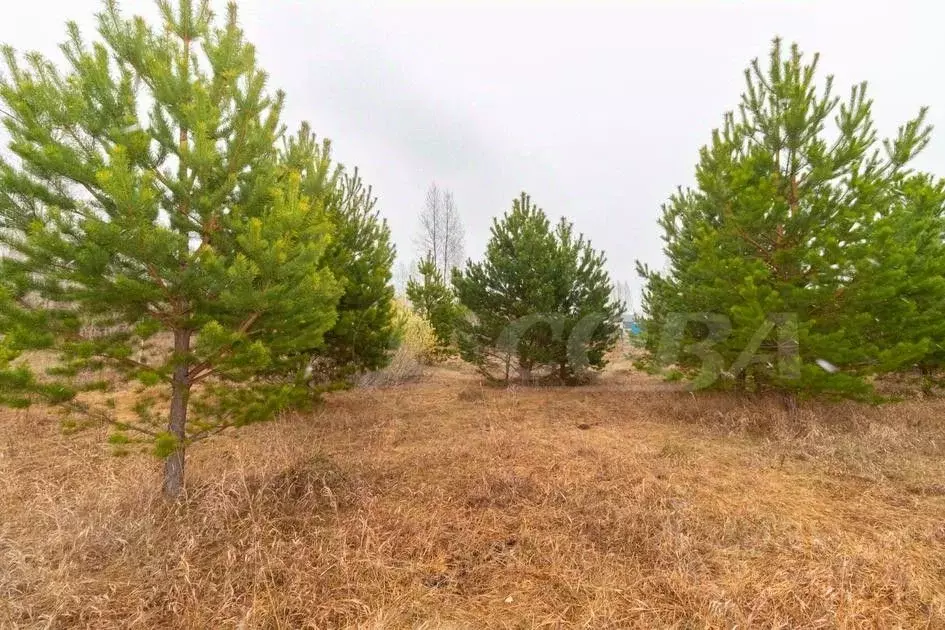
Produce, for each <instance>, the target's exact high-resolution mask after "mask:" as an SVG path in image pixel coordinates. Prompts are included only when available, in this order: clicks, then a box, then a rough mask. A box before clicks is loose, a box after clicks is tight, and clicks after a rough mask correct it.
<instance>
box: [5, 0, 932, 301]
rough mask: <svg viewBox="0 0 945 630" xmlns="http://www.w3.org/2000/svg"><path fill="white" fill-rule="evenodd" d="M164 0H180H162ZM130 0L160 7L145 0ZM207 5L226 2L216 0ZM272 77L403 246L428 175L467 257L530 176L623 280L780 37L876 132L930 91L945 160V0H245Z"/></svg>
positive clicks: (31, 5)
mask: <svg viewBox="0 0 945 630" xmlns="http://www.w3.org/2000/svg"><path fill="white" fill-rule="evenodd" d="M172 1H173V0H172ZM4 4H5V6H4V9H3V19H2V21H0V42H4V43H8V44H12V45H13V46H14V47H16V48H17V49H20V50H24V49H35V50H40V51H42V52H46V53H49V54H52V55H55V54H56V52H57V50H56V44H57V43H58V42H60V41H61V40H62V39H63V38H64V32H65V31H64V21H65V20H67V19H76V20H77V21H78V22H79V23H80V24H81V25H83V26H84V27H85V28H84V30H85V31H86V32H88V31H89V30H90V28H89V26H90V25H91V24H92V23H93V21H92V15H93V14H94V13H95V12H96V11H97V10H98V9H99V7H100V6H101V5H100V3H99V2H98V1H97V0H29V1H22V2H10V3H4ZM121 4H122V7H123V9H124V11H125V12H128V13H132V12H133V13H143V14H145V15H153V14H154V9H153V5H152V3H151V2H150V1H149V0H135V1H131V0H125V1H124V2H122V3H121ZM213 6H214V7H215V8H216V9H217V10H218V13H222V12H223V9H224V3H223V2H215V3H214V4H213ZM240 6H241V20H242V23H243V25H244V27H245V29H246V31H247V34H248V37H249V39H250V40H251V41H253V42H254V43H255V44H256V45H257V47H258V50H259V56H260V59H261V64H262V65H263V67H265V69H266V70H268V72H269V73H270V75H271V78H272V86H273V87H281V88H284V89H285V90H286V91H287V93H288V103H287V109H286V122H287V123H288V124H289V127H290V129H291V128H295V127H296V126H297V123H298V121H301V120H303V119H305V120H309V121H311V123H312V125H313V127H314V129H315V130H316V131H317V132H318V133H319V135H321V136H324V137H329V138H331V139H332V141H333V143H334V147H335V151H336V154H335V155H336V157H337V158H338V159H340V160H341V161H342V162H344V163H345V164H346V165H349V166H354V165H358V166H360V168H361V171H362V173H363V175H364V177H365V179H366V180H367V181H368V182H369V183H371V184H373V186H374V190H375V192H376V193H377V195H378V197H379V204H380V208H381V211H382V213H383V214H384V216H385V217H386V218H387V219H388V220H389V221H390V223H391V226H392V228H393V232H394V237H395V240H396V243H397V247H398V250H399V253H400V259H401V260H402V261H407V262H409V261H410V260H412V259H414V258H415V257H416V252H415V248H414V245H413V242H414V237H415V235H416V229H417V218H416V217H417V212H418V211H419V209H420V207H421V205H422V202H423V198H424V192H425V190H426V188H427V187H428V186H429V185H430V183H431V182H433V181H435V182H437V183H438V184H439V185H440V186H441V187H445V188H448V189H450V190H452V191H453V193H454V195H455V198H456V202H457V205H458V207H459V209H460V211H461V213H462V216H463V219H464V222H465V224H466V231H467V244H466V249H467V253H468V255H471V256H473V257H478V256H480V255H481V253H482V251H483V248H484V246H485V242H486V239H487V238H488V234H489V226H490V223H491V219H492V217H493V216H495V215H498V214H501V213H502V212H504V211H505V210H506V209H508V208H509V207H510V205H511V200H512V199H513V198H514V197H516V196H517V195H518V193H519V192H520V191H521V190H526V191H528V192H529V193H530V194H531V195H532V198H533V200H535V201H536V202H537V203H538V204H539V205H540V206H541V207H543V208H544V209H545V211H546V212H548V213H549V215H551V216H552V217H553V218H557V217H559V216H561V215H564V216H567V217H568V218H569V219H571V220H573V221H574V223H575V224H576V226H577V228H578V229H579V230H581V231H583V232H584V233H585V234H586V235H588V236H589V237H590V238H591V239H592V241H593V243H594V245H595V246H596V247H598V248H602V249H604V250H605V251H606V252H607V256H608V258H609V261H610V270H611V273H612V275H613V277H614V279H615V280H629V281H631V282H632V283H633V284H634V286H638V285H639V283H638V281H637V280H636V277H635V273H634V270H633V267H634V260H635V259H640V260H643V261H646V262H648V263H650V264H651V265H655V266H661V265H662V255H661V242H660V234H659V230H658V227H657V225H656V218H657V216H658V213H659V208H660V205H661V204H662V203H663V202H664V201H665V200H666V198H667V197H668V196H669V194H670V193H672V192H673V190H674V189H675V187H676V186H678V185H686V184H689V183H690V182H691V181H692V179H693V168H694V165H695V162H696V159H697V152H698V149H699V147H700V146H702V145H703V144H705V142H706V141H707V140H708V138H709V134H710V132H711V130H712V128H713V127H715V126H717V125H718V124H719V123H720V122H721V120H722V115H723V113H724V112H725V111H727V110H730V109H732V108H734V107H735V106H736V105H737V103H738V99H739V95H740V93H741V91H742V86H743V80H744V79H743V76H742V71H743V69H744V68H745V66H746V65H747V64H748V63H749V62H750V61H751V59H752V58H753V57H757V56H762V57H764V56H765V55H766V54H767V52H768V50H769V42H770V40H771V38H772V37H773V36H775V35H780V36H781V37H782V38H784V39H785V40H787V41H796V42H798V43H799V44H800V46H801V48H802V49H803V50H804V51H805V52H813V51H820V53H821V66H820V67H821V70H822V72H823V73H824V74H826V73H831V74H834V75H835V76H836V81H837V84H838V87H842V88H843V91H844V93H845V91H846V89H848V87H849V86H850V85H852V84H853V83H856V82H859V81H862V80H867V81H869V83H870V88H871V95H872V97H873V98H874V99H875V105H874V114H875V118H876V120H877V122H878V125H879V129H880V132H881V133H882V134H884V135H885V134H892V133H894V132H895V130H896V127H897V126H898V125H899V124H901V123H902V122H903V121H905V120H906V119H907V118H909V117H911V116H913V115H914V114H915V113H916V111H917V110H918V108H919V106H921V105H929V106H930V107H931V112H930V121H931V122H932V123H933V124H934V125H935V126H936V127H937V128H938V129H939V130H940V133H939V134H937V135H934V136H933V141H932V144H931V145H930V147H929V148H928V149H927V150H926V152H925V153H924V154H923V155H922V157H921V159H920V160H919V166H920V167H922V168H925V169H930V170H936V171H937V172H938V173H940V174H945V168H943V165H945V160H943V158H945V75H943V73H942V66H941V64H942V61H943V60H945V37H942V35H941V25H942V21H943V17H945V7H942V6H940V5H939V3H937V2H932V1H928V0H927V1H913V2H897V3H892V2H852V1H851V2H827V1H820V2H800V1H797V0H794V1H783V2H766V1H756V2H751V3H748V2H746V3H738V2H732V1H729V0H718V1H706V0H701V1H699V2H696V1H692V2H667V1H657V0H653V1H649V2H639V1H637V2H634V1H630V0H625V1H623V2H616V1H614V2H581V3H578V2H568V3H564V2H561V3H552V2H538V1H531V2H518V3H515V2H472V1H469V2H455V1H454V2H450V1H442V0H441V1H436V2H434V1H432V0H431V1H426V2H416V1H414V2H387V3H371V4H368V3H356V2H351V1H346V2H340V1H339V2H335V1H328V0H311V1H302V0H295V1H292V0H243V1H242V2H240Z"/></svg>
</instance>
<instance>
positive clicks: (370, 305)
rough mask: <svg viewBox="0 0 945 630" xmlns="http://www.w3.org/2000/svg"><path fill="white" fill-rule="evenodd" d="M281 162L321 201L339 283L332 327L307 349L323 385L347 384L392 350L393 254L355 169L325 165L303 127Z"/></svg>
mask: <svg viewBox="0 0 945 630" xmlns="http://www.w3.org/2000/svg"><path fill="white" fill-rule="evenodd" d="M282 160H283V162H284V163H285V164H286V165H288V167H289V168H290V169H291V170H292V171H298V172H300V173H301V174H302V192H303V194H305V195H306V196H307V197H308V198H310V199H319V200H323V203H324V206H325V210H326V212H327V216H328V218H329V220H330V221H331V223H332V227H333V238H332V240H331V243H330V244H329V245H328V249H327V250H326V252H325V256H324V259H323V260H324V263H325V265H326V266H327V267H328V268H329V269H330V270H331V271H332V273H333V274H334V276H335V277H336V278H337V279H338V280H339V281H340V282H341V285H342V289H343V292H342V294H341V299H340V300H339V301H338V307H337V308H338V321H337V322H336V323H335V325H334V326H333V327H332V328H331V329H330V330H329V331H328V332H327V333H326V334H325V343H324V345H323V346H322V347H321V348H313V349H311V354H312V355H313V356H314V357H317V359H318V361H317V363H318V364H319V367H320V368H321V373H320V374H319V376H321V377H323V378H327V379H328V380H329V381H334V382H337V381H347V380H349V379H350V378H351V377H352V376H354V375H355V374H357V373H359V372H364V371H368V370H377V369H380V368H382V367H384V366H385V365H387V363H388V362H389V360H390V356H391V349H392V347H393V346H394V345H396V341H397V330H396V328H397V327H396V316H395V315H396V314H395V311H394V287H393V284H392V283H391V277H392V272H391V268H392V266H393V263H394V256H395V253H396V252H395V249H394V244H393V243H392V242H391V235H390V228H389V227H388V225H387V221H385V220H384V219H382V218H381V217H380V215H379V213H378V210H377V208H376V203H377V199H376V198H375V197H374V195H373V193H372V191H371V188H370V187H365V186H364V183H363V182H362V180H361V176H360V175H359V173H358V170H357V169H354V170H353V171H351V172H349V171H346V170H345V169H344V168H343V167H341V166H340V165H337V164H335V163H333V161H332V159H331V143H330V142H329V141H327V140H325V141H323V142H321V143H319V142H318V141H317V140H316V138H315V135H314V134H313V133H312V132H311V130H310V129H309V127H308V125H304V124H303V126H302V128H301V130H300V131H299V133H298V134H297V135H296V136H295V137H294V138H290V139H289V141H288V142H287V143H286V145H285V148H284V150H283V152H282Z"/></svg>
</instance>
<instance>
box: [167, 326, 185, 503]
mask: <svg viewBox="0 0 945 630" xmlns="http://www.w3.org/2000/svg"><path fill="white" fill-rule="evenodd" d="M189 352H190V331H189V330H185V329H177V330H175V331H174V354H175V355H177V357H178V361H179V362H178V364H177V365H176V366H175V367H174V376H173V380H172V382H171V417H170V422H169V423H168V427H167V428H168V431H170V432H171V433H172V434H174V437H176V438H177V449H176V450H175V451H174V452H173V453H171V454H170V455H169V456H168V458H167V459H166V460H165V461H164V496H165V497H167V498H168V499H177V498H178V497H180V494H181V491H182V490H183V489H184V437H185V435H186V427H187V399H188V398H189V396H190V378H189V377H188V375H187V369H188V365H187V362H186V361H183V358H184V357H185V356H186V355H187V354H188V353H189Z"/></svg>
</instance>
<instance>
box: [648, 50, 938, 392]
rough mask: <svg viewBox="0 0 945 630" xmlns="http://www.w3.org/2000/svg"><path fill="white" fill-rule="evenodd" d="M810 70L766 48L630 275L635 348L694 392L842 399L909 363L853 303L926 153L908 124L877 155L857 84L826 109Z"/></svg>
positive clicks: (864, 291)
mask: <svg viewBox="0 0 945 630" xmlns="http://www.w3.org/2000/svg"><path fill="white" fill-rule="evenodd" d="M817 63H818V57H817V56H816V55H815V56H814V57H813V59H811V60H810V61H809V62H806V61H805V60H804V59H803V57H802V55H801V53H800V51H799V50H798V48H797V46H796V45H795V46H792V47H791V48H790V50H789V51H787V52H786V53H785V51H784V49H783V48H782V45H781V42H780V41H779V40H775V41H774V44H773V46H772V49H771V55H770V59H769V63H768V64H767V66H765V67H763V66H762V65H761V64H760V63H759V62H758V61H757V60H755V61H754V62H753V63H752V64H751V66H750V67H749V68H748V69H747V70H746V72H745V78H746V91H745V93H744V94H743V95H742V101H741V105H740V107H739V111H738V115H737V116H736V115H733V114H729V115H727V116H726V117H725V121H724V125H723V127H722V128H721V129H718V130H716V131H715V132H713V134H712V141H711V144H709V145H708V146H706V147H704V148H703V149H702V150H701V152H700V161H699V164H698V166H697V169H696V181H697V185H696V188H695V189H693V190H685V191H683V190H681V191H679V192H678V193H677V194H676V195H674V196H673V197H672V198H671V199H670V201H669V203H667V204H666V205H665V206H664V208H663V215H662V218H661V220H660V225H661V226H662V228H663V230H664V237H663V238H664V241H665V243H666V245H665V248H664V251H665V253H666V256H667V258H668V263H669V265H668V270H667V271H666V272H665V273H662V274H660V273H655V272H652V271H650V270H648V269H646V268H641V272H642V273H643V274H644V275H645V276H646V277H647V279H648V286H647V289H646V291H645V300H644V310H645V313H646V315H647V317H648V321H647V336H648V337H647V344H648V347H649V348H650V349H651V350H652V351H654V352H655V353H658V354H659V355H660V356H658V358H659V359H661V360H662V361H664V362H665V361H675V362H677V363H680V364H682V365H686V364H690V365H692V366H693V367H695V366H701V368H702V369H701V371H700V372H699V377H698V379H697V382H696V384H697V385H698V386H709V385H713V386H723V387H727V386H734V387H738V388H755V389H759V388H768V387H773V388H776V389H779V390H782V391H785V392H794V391H805V392H813V391H831V392H836V393H840V394H858V393H863V392H865V391H866V390H867V386H866V383H865V382H864V381H863V379H862V378H861V377H862V375H864V374H867V373H870V372H875V371H877V370H884V369H889V368H891V367H893V366H896V365H901V364H902V363H904V362H907V361H910V360H913V359H916V358H917V357H920V356H921V355H922V354H923V353H924V351H925V342H923V341H916V340H909V339H904V338H899V337H897V338H893V337H888V338H886V339H879V338H877V337H875V336H873V335H871V334H870V331H872V330H874V329H875V326H874V323H875V319H874V317H873V314H872V312H871V311H872V309H873V308H875V307H876V306H877V304H878V302H876V300H877V299H878V296H876V295H874V296H873V297H869V294H870V292H871V291H873V290H875V289H877V288H878V286H877V284H876V282H875V280H876V279H877V276H876V271H875V265H874V263H875V257H874V256H872V254H873V253H874V247H873V245H872V241H871V238H872V235H873V233H874V230H875V229H876V227H877V223H878V222H881V221H882V219H881V217H882V216H884V215H887V214H889V213H890V212H891V209H892V208H894V207H895V206H896V205H897V204H898V203H899V202H900V201H899V200H900V198H901V196H900V195H899V192H898V190H899V189H898V184H899V182H901V181H902V177H903V175H904V174H905V173H906V169H907V166H908V164H909V162H910V160H911V159H912V158H913V157H914V156H915V155H916V153H917V152H918V151H920V150H921V149H922V148H923V147H924V146H925V144H926V143H927V141H928V133H929V130H928V128H927V127H926V126H924V125H923V122H922V121H923V117H924V110H923V111H922V112H921V113H920V115H919V116H918V118H916V119H915V120H912V121H910V122H909V123H907V124H906V125H904V126H903V127H902V128H901V129H900V131H899V134H898V135H897V136H896V137H895V138H894V139H892V140H888V141H885V142H884V143H880V142H879V141H878V139H877V134H876V131H875V129H874V126H873V121H872V116H871V101H870V100H869V99H868V98H867V96H866V84H865V83H861V84H859V85H857V86H855V87H854V88H853V89H852V90H851V93H850V96H849V98H848V99H847V100H846V101H841V99H839V98H838V97H835V96H833V80H832V77H828V78H827V79H826V81H825V82H824V83H823V84H822V85H818V83H817V81H816V79H817V74H816V70H817ZM831 123H832V125H831ZM890 244H893V241H890ZM901 245H902V244H901V243H900V244H898V245H897V246H901ZM898 254H899V252H897V253H895V254H892V256H894V257H895V256H897V255H898ZM890 288H891V289H892V290H893V291H894V292H895V291H897V290H898V287H890ZM887 297H889V296H887ZM687 348H688V349H687ZM680 353H682V354H680ZM825 368H826V369H825Z"/></svg>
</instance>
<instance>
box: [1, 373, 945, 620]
mask: <svg viewBox="0 0 945 630" xmlns="http://www.w3.org/2000/svg"><path fill="white" fill-rule="evenodd" d="M665 390H666V388H665V387H664V386H663V385H661V384H658V383H654V382H653V381H649V380H648V377H645V376H642V375H640V374H639V373H633V372H630V371H628V370H625V369H618V370H614V371H612V372H611V373H609V374H607V375H605V376H604V377H602V378H601V379H600V380H599V381H598V382H597V383H596V384H594V385H591V386H588V387H584V388H571V389H569V388H521V387H513V388H510V389H499V388H494V387H489V386H486V385H483V384H481V383H480V382H479V380H478V379H477V378H476V377H475V376H474V375H473V374H472V373H471V372H469V371H468V370H464V369H462V368H460V367H456V366H451V367H449V368H441V369H438V370H433V371H432V372H431V373H429V374H427V375H426V376H425V377H424V378H423V379H422V380H421V381H419V382H415V383H409V384H405V385H400V386H397V387H389V388H383V387H378V388H371V389H361V390H353V391H349V392H344V393H339V394H333V395H331V396H329V398H328V399H327V401H326V403H325V404H324V405H323V406H322V407H321V408H319V409H317V410H315V411H314V412H312V413H310V414H304V415H298V416H293V417H285V418H282V419H279V420H278V421H275V422H272V423H269V424H263V425H257V426H253V427H248V428H247V429H244V430H243V431H241V432H239V433H234V434H231V435H228V436H224V437H221V438H219V439H217V441H216V442H207V443H205V444H201V445H199V446H197V447H195V448H194V449H192V451H191V453H190V455H189V462H188V466H189V469H188V475H189V480H190V483H189V488H188V498H187V500H186V502H185V503H184V504H183V505H180V506H176V507H173V506H169V505H167V504H165V503H164V502H163V501H162V500H161V499H160V498H158V497H157V496H156V490H157V488H158V487H159V481H158V478H157V474H158V469H159V466H158V463H157V462H156V461H155V460H153V459H152V458H150V457H148V456H145V455H131V456H126V457H120V458H119V457H113V456H111V455H110V454H109V451H108V448H107V446H106V445H105V444H104V439H103V435H102V434H101V433H100V432H97V431H95V430H90V431H87V432H83V433H80V434H78V435H75V436H64V435H62V434H61V432H60V431H59V426H58V423H57V421H56V419H55V418H53V417H50V416H47V415H45V414H44V413H42V412H40V411H38V410H32V411H29V412H23V411H18V412H9V411H4V412H2V413H0V514H2V516H0V627H6V628H13V627H17V628H71V627H94V628H119V627H120V628H156V627H187V628H228V627H229V628H485V627H489V628H534V627H549V628H558V627H560V628H567V627H588V628H608V627H610V628H625V627H646V628H652V627H678V628H692V627H727V628H728V627H735V626H738V627H742V628H744V627H766V628H767V627H770V628H774V627H781V628H794V627H815V628H816V627H825V628H835V627H842V628H852V627H910V628H912V627H943V626H945V587H943V585H945V519H943V516H945V488H943V484H945V453H943V449H945V420H943V419H942V418H943V416H945V401H939V400H926V401H922V402H904V403H897V404H892V405H888V406H884V407H869V406H864V405H859V404H854V403H839V404H827V403H804V404H802V405H801V407H800V409H799V411H798V412H797V413H795V414H793V415H790V414H788V413H786V412H785V411H784V410H783V409H782V408H781V407H780V406H779V405H778V404H777V403H776V402H775V401H769V400H766V399H754V400H752V399H747V398H736V397H732V396H727V395H721V394H709V395H698V396H694V395H690V394H687V393H680V392H672V391H665Z"/></svg>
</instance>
